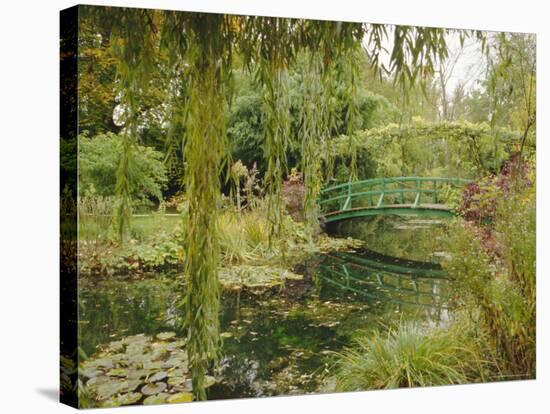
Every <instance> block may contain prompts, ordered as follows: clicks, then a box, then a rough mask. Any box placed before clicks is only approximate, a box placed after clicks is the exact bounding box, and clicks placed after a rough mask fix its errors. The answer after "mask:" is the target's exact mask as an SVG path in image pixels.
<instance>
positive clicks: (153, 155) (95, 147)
mask: <svg viewBox="0 0 550 414" xmlns="http://www.w3.org/2000/svg"><path fill="white" fill-rule="evenodd" d="M123 139H124V137H122V136H120V135H115V134H112V133H107V134H104V135H97V136H94V137H92V138H90V137H88V136H87V135H86V134H81V135H79V137H78V145H79V160H78V166H79V174H80V176H79V194H80V195H81V196H86V195H88V194H90V192H93V193H94V194H95V195H99V196H102V197H110V196H114V195H115V186H116V171H117V168H118V164H119V157H120V154H121V151H122V140H123ZM163 158H164V156H163V155H162V153H160V152H158V151H155V150H154V149H152V148H149V147H143V146H140V145H137V146H136V149H135V166H134V168H131V170H130V175H131V176H130V181H131V183H132V199H133V201H134V204H138V205H149V204H150V202H149V199H150V198H154V199H156V200H158V201H161V200H162V190H163V188H164V187H165V185H166V183H167V180H168V179H167V174H166V167H165V165H164V162H163Z"/></svg>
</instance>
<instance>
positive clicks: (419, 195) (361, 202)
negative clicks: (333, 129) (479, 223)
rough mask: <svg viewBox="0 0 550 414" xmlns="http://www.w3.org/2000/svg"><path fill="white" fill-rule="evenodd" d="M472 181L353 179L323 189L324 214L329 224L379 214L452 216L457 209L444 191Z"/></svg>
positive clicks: (405, 178) (322, 209) (454, 179)
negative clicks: (444, 197)
mask: <svg viewBox="0 0 550 414" xmlns="http://www.w3.org/2000/svg"><path fill="white" fill-rule="evenodd" d="M469 182H470V181H469V180H465V179H463V178H447V177H384V178H373V179H370V180H362V181H350V182H347V183H344V184H338V185H334V186H330V187H324V188H323V189H322V190H321V197H320V201H319V204H320V214H321V217H324V221H325V223H331V222H336V221H340V220H347V219H350V218H355V217H366V216H378V215H399V216H431V217H433V216H435V217H449V216H452V215H454V211H453V210H452V209H451V207H449V206H448V205H446V204H445V203H444V202H442V201H441V197H440V195H441V191H442V190H443V189H444V188H446V187H449V186H450V187H457V186H464V185H466V184H468V183H469Z"/></svg>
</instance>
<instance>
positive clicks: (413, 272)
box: [319, 249, 450, 320]
mask: <svg viewBox="0 0 550 414" xmlns="http://www.w3.org/2000/svg"><path fill="white" fill-rule="evenodd" d="M319 277H320V278H321V280H322V283H323V285H325V286H326V287H327V288H329V286H330V289H331V290H334V289H336V290H338V291H340V292H341V293H342V294H350V293H351V294H353V296H356V297H357V299H358V300H366V301H369V302H372V301H373V302H375V303H377V304H390V305H395V306H396V310H398V311H401V310H403V309H402V308H403V307H406V308H419V309H422V308H424V309H426V310H428V311H429V313H430V314H432V316H433V317H434V319H437V320H440V319H442V318H444V317H445V315H443V314H446V313H447V310H448V302H449V297H450V280H449V278H448V276H447V274H446V273H445V271H443V270H442V268H441V266H439V265H437V264H434V263H427V262H419V261H413V260H404V259H400V258H395V257H391V256H385V255H381V254H378V253H376V252H373V251H370V250H367V249H362V250H360V251H357V252H354V253H342V252H339V253H332V254H329V255H326V256H325V257H324V259H323V261H322V262H321V263H320V272H319ZM334 293H336V292H334Z"/></svg>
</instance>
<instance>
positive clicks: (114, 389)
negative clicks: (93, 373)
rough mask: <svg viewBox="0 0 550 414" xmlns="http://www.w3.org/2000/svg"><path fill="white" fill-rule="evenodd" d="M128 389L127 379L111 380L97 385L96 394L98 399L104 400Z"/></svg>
mask: <svg viewBox="0 0 550 414" xmlns="http://www.w3.org/2000/svg"><path fill="white" fill-rule="evenodd" d="M127 389H128V382H127V381H119V380H112V381H108V382H105V383H103V384H100V385H98V386H97V390H96V394H97V398H98V399H99V400H106V399H107V398H110V397H112V396H113V395H116V394H118V393H120V392H122V391H126V390H127Z"/></svg>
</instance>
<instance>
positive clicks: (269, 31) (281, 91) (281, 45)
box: [240, 17, 296, 245]
mask: <svg viewBox="0 0 550 414" xmlns="http://www.w3.org/2000/svg"><path fill="white" fill-rule="evenodd" d="M295 24H296V21H295V20H292V19H278V18H272V17H268V18H264V17H259V18H251V19H247V20H246V21H245V23H244V25H243V27H242V30H241V35H242V37H241V48H240V52H241V54H242V55H243V57H244V62H245V65H246V67H247V68H248V70H249V71H251V72H253V73H254V74H255V81H256V83H257V84H258V85H259V86H260V88H261V90H262V105H263V111H262V112H263V114H264V119H263V125H264V142H263V147H262V148H263V153H264V158H265V159H266V161H267V170H266V173H265V176H264V186H265V187H266V189H267V198H268V208H267V217H268V220H269V223H270V239H269V240H270V245H271V244H272V241H273V236H277V238H278V239H283V237H282V232H283V231H284V229H283V227H282V223H283V220H282V212H283V208H284V206H283V201H282V197H281V184H282V181H283V177H284V175H285V174H286V172H287V159H286V153H287V150H288V145H289V138H290V125H291V117H290V94H289V90H288V89H289V76H288V68H289V66H290V65H291V64H292V62H293V61H294V59H295V50H294V47H293V43H294V41H295V39H294V33H293V31H294V28H295Z"/></svg>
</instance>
